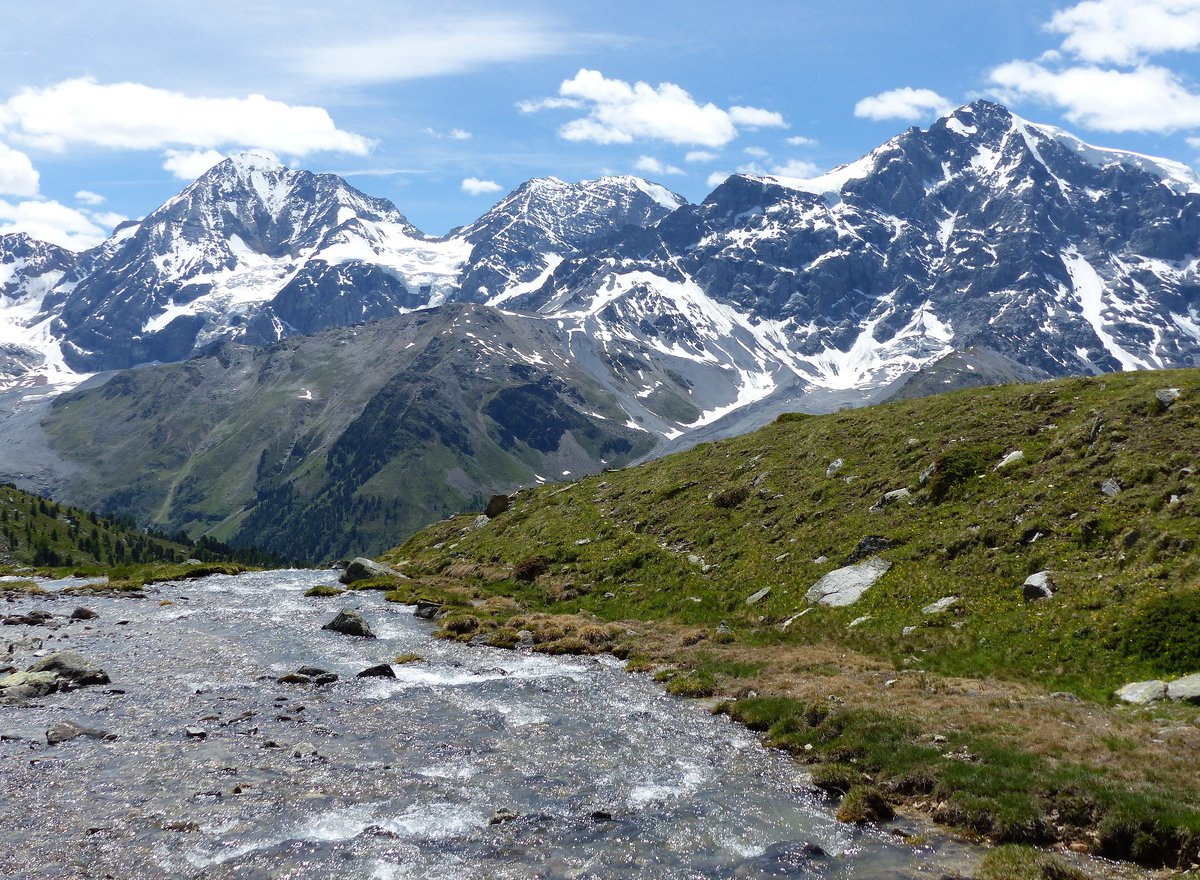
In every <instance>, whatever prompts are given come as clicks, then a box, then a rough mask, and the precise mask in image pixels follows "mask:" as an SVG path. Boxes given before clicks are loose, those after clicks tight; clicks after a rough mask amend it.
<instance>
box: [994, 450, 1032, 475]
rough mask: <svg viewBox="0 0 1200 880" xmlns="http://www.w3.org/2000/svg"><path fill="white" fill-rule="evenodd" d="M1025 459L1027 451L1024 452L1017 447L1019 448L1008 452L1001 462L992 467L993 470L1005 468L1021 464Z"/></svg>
mask: <svg viewBox="0 0 1200 880" xmlns="http://www.w3.org/2000/svg"><path fill="white" fill-rule="evenodd" d="M1024 460H1025V453H1024V452H1022V451H1021V450H1020V449H1017V450H1014V451H1013V452H1010V453H1008V455H1006V456H1004V458H1002V459H1000V462H999V463H998V464H997V465H996V466H995V467H994V468H992V470H993V471H999V470H1003V469H1004V468H1006V467H1010V466H1012V465H1014V464H1020V463H1021V462H1023V461H1024Z"/></svg>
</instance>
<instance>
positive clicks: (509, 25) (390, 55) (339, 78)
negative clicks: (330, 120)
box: [292, 12, 580, 85]
mask: <svg viewBox="0 0 1200 880" xmlns="http://www.w3.org/2000/svg"><path fill="white" fill-rule="evenodd" d="M402 17H403V20H404V24H403V28H402V30H399V32H397V33H392V34H386V35H383V36H377V37H375V38H372V39H369V40H357V41H351V42H342V43H338V44H336V45H326V46H318V47H315V48H306V49H302V50H298V51H296V52H294V53H292V63H293V65H294V66H295V68H296V69H297V71H298V72H300V73H301V74H302V75H305V76H309V77H312V78H313V79H317V80H320V81H322V82H332V83H344V84H357V85H364V84H370V83H384V82H397V81H400V80H408V79H418V78H422V77H431V76H447V75H450V74H458V73H467V72H468V71H472V70H478V69H479V68H481V67H486V66H488V65H492V64H497V63H505V62H515V61H526V60H531V59H535V58H542V57H546V56H550V55H557V54H560V53H563V52H567V51H570V50H571V49H572V48H573V47H574V46H575V45H577V44H578V43H579V42H580V37H578V36H577V35H572V34H567V33H563V32H561V31H558V30H556V29H554V28H553V27H552V26H551V25H550V24H548V23H546V22H543V21H539V20H537V19H533V18H529V17H522V16H518V15H507V14H487V13H483V12H475V13H472V14H471V15H469V16H467V15H462V14H445V15H440V16H439V15H435V14H428V15H425V16H418V15H414V14H408V15H404V16H402Z"/></svg>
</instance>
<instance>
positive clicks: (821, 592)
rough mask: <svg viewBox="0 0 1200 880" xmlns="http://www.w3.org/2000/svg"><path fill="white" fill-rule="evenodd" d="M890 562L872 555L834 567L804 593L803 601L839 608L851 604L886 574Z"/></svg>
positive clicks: (890, 565)
mask: <svg viewBox="0 0 1200 880" xmlns="http://www.w3.org/2000/svg"><path fill="white" fill-rule="evenodd" d="M891 567H892V564H891V563H890V562H888V561H887V560H886V559H884V558H882V557H880V556H872V557H871V558H870V559H867V560H864V561H863V562H860V563H858V564H857V565H848V566H846V567H845V568H838V569H835V570H833V571H831V572H829V574H827V575H825V576H824V577H823V578H821V579H820V580H819V581H817V582H816V583H815V584H813V585H812V586H811V587H809V589H808V592H807V593H805V594H804V598H805V601H807V602H809V603H811V604H813V605H828V606H830V607H832V608H841V607H844V606H846V605H853V604H854V603H855V602H857V601H858V600H859V599H861V598H862V596H863V594H864V593H866V592H867V590H869V589H871V587H873V586H875V584H876V582H877V581H878V580H879V579H880V578H881V577H883V576H884V575H885V574H887V572H888V569H890V568H891Z"/></svg>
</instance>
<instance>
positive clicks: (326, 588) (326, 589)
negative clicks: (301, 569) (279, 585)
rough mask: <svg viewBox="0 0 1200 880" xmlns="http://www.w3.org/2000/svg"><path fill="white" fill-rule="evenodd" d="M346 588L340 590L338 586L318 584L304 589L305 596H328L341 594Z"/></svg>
mask: <svg viewBox="0 0 1200 880" xmlns="http://www.w3.org/2000/svg"><path fill="white" fill-rule="evenodd" d="M344 592H346V591H345V590H340V589H338V588H337V587H333V586H330V585H329V584H317V585H316V586H315V587H309V588H308V589H307V590H305V591H304V595H305V596H315V597H317V598H322V599H324V598H328V597H330V596H340V595H342V593H344Z"/></svg>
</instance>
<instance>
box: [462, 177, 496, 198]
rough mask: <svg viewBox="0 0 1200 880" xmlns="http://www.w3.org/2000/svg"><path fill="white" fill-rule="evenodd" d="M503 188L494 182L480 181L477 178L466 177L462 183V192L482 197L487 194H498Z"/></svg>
mask: <svg viewBox="0 0 1200 880" xmlns="http://www.w3.org/2000/svg"><path fill="white" fill-rule="evenodd" d="M503 188H504V187H502V186H500V184H498V183H496V181H494V180H480V179H479V178H478V177H468V178H467V179H466V180H464V181H463V182H462V190H463V192H465V193H466V194H467V195H472V196H482V195H487V194H488V193H498V192H500V190H502V189H503Z"/></svg>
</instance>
